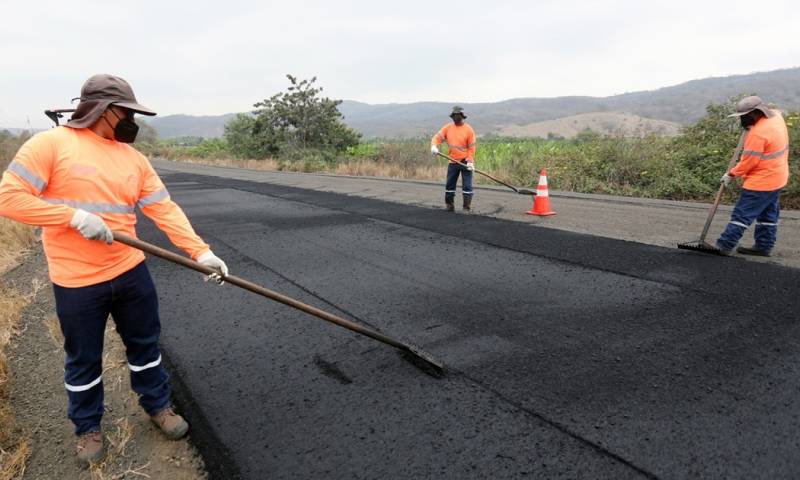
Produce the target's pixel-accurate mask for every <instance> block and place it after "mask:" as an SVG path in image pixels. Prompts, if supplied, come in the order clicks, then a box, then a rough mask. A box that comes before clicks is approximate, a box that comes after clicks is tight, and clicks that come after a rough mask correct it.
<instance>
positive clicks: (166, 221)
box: [136, 159, 211, 260]
mask: <svg viewBox="0 0 800 480" xmlns="http://www.w3.org/2000/svg"><path fill="white" fill-rule="evenodd" d="M144 162H145V167H144V168H145V171H144V181H143V182H142V189H141V192H140V193H139V201H138V202H137V203H136V206H137V207H139V209H141V211H142V213H144V214H145V215H147V217H148V218H150V219H151V220H153V222H155V224H156V226H158V228H159V229H160V230H161V231H163V232H164V233H166V234H167V237H169V240H170V241H171V242H172V243H173V244H174V245H175V246H177V247H178V248H180V249H181V250H183V251H184V252H186V254H187V255H189V256H190V257H192V258H193V259H195V260H196V259H197V258H198V257H200V256H201V255H202V254H204V253H206V252H208V251H209V250H211V249H210V248H209V246H208V244H207V243H205V242H204V241H203V240H202V239H201V238H200V236H198V235H197V233H195V231H194V229H193V228H192V225H191V223H189V219H188V218H186V214H185V213H183V210H182V209H181V207H179V206H178V204H176V203H175V202H174V201H172V198H171V197H170V195H169V192H168V191H167V187H165V186H164V183H163V182H162V181H161V178H159V176H158V174H157V173H156V172H155V170H154V169H153V167H152V165H150V162H148V161H147V160H146V159H145V160H144Z"/></svg>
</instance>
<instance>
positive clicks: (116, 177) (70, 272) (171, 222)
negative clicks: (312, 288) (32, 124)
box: [0, 127, 209, 288]
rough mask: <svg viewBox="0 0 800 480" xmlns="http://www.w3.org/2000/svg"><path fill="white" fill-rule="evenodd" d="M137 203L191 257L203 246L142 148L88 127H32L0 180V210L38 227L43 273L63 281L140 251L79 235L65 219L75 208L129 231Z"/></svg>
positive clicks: (113, 273)
mask: <svg viewBox="0 0 800 480" xmlns="http://www.w3.org/2000/svg"><path fill="white" fill-rule="evenodd" d="M137 206H138V207H139V208H140V209H141V211H142V212H143V213H144V214H145V215H147V216H148V217H150V218H151V219H153V221H154V222H155V223H156V225H158V227H159V228H160V229H161V230H163V231H164V232H165V233H166V234H167V236H168V237H169V239H170V240H171V241H172V243H174V244H175V245H177V246H178V247H180V248H181V249H183V250H184V251H185V252H186V253H188V254H189V255H190V256H191V257H192V258H197V257H198V256H200V255H201V254H203V253H205V252H207V251H208V250H209V248H208V245H207V244H205V243H204V242H203V241H202V240H201V239H200V237H198V236H197V234H196V233H195V232H194V230H193V229H192V226H191V225H190V224H189V220H188V219H187V218H186V215H185V214H184V213H183V211H182V210H181V209H180V207H178V205H176V204H175V202H173V201H172V200H171V199H170V196H169V193H168V192H167V189H166V188H165V187H164V184H163V183H162V182H161V179H160V178H159V177H158V174H156V172H155V170H153V167H152V165H150V162H149V161H148V160H147V159H146V158H145V157H144V155H142V154H141V153H139V152H138V151H137V150H136V149H134V148H133V147H131V146H130V145H128V144H126V143H120V142H117V141H114V140H108V139H105V138H103V137H100V136H99V135H97V134H95V133H94V132H92V131H91V130H89V129H87V128H81V129H73V128H68V127H57V128H54V129H51V130H48V131H46V132H42V133H38V134H36V135H34V136H33V137H32V138H31V139H29V140H28V141H27V142H25V144H24V145H23V146H22V147H21V148H20V149H19V152H17V155H16V156H15V157H14V160H13V161H12V162H11V164H10V165H9V166H8V169H7V170H6V171H5V173H3V178H2V180H1V181H0V216H4V217H8V218H11V219H12V220H16V221H18V222H22V223H27V224H29V225H37V226H41V227H43V229H42V243H43V244H44V250H45V254H46V255H47V264H48V268H49V271H50V279H51V280H52V281H53V283H55V284H57V285H61V286H63V287H70V288H73V287H83V286H87V285H93V284H96V283H100V282H104V281H107V280H111V279H113V278H115V277H117V276H119V275H121V274H122V273H125V272H126V271H128V270H130V269H131V268H133V267H135V266H136V265H138V264H139V263H140V262H142V261H143V260H144V254H143V253H142V252H141V251H139V250H136V249H133V248H131V247H128V246H126V245H123V244H121V243H117V242H114V243H113V244H111V245H108V244H106V243H105V242H103V241H98V240H86V239H85V238H83V236H81V234H80V233H79V232H78V231H77V230H76V229H74V228H72V227H71V226H70V224H69V223H70V220H72V216H73V214H74V213H75V210H76V209H78V208H80V209H83V210H86V211H87V212H90V213H94V214H96V215H99V216H100V217H101V218H102V219H103V220H104V221H105V222H106V224H107V225H108V227H109V228H110V229H111V230H112V231H118V232H122V233H127V234H128V235H131V236H136V230H135V227H134V226H135V224H136V214H135V213H134V208H135V207H137Z"/></svg>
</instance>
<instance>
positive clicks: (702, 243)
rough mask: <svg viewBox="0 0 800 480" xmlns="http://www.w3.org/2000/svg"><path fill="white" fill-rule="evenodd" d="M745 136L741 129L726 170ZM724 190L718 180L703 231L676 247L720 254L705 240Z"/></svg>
mask: <svg viewBox="0 0 800 480" xmlns="http://www.w3.org/2000/svg"><path fill="white" fill-rule="evenodd" d="M746 136H747V130H742V134H741V135H740V136H739V145H737V146H736V150H734V152H733V156H732V157H731V161H730V162H728V169H727V170H725V171H726V172H728V171H730V169H731V168H733V166H734V165H736V162H737V161H739V154H741V153H742V146H743V145H744V139H745V137H746ZM724 191H725V184H724V183H722V182H720V185H719V190H717V196H716V197H715V198H714V203H713V204H712V205H711V208H710V209H709V210H708V218H706V224H705V226H703V232H702V233H701V234H700V238H699V239H698V240H696V241H694V242H686V243H679V244H678V248H682V249H684V250H694V251H696V252H703V253H711V254H714V255H722V252H720V250H719V248H717V247H716V246H715V245H711V244H710V243H708V242H706V235H708V227H710V226H711V221H712V220H714V214H715V213H717V207H718V206H719V202H720V200H722V192H724Z"/></svg>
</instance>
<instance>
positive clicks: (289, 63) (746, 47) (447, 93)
mask: <svg viewBox="0 0 800 480" xmlns="http://www.w3.org/2000/svg"><path fill="white" fill-rule="evenodd" d="M795 4H796V2H793V1H788V0H786V1H772V0H760V1H757V2H754V1H739V0H727V1H720V0H714V1H701V0H694V1H684V0H671V1H668V2H667V1H661V2H655V1H643V0H637V1H633V0H607V1H582V2H579V1H574V0H559V1H549V0H544V1H533V0H529V1H494V2H490V1H471V0H462V1H459V2H434V1H426V2H423V1H416V0H404V1H399V2H392V3H389V2H377V1H372V2H369V1H294V2H286V1H283V2H274V1H260V2H244V1H238V0H227V1H213V2H210V1H204V0H203V1H193V2H184V1H181V2H177V1H169V0H161V1H151V0H139V1H136V2H111V1H100V0H96V1H81V0H73V1H69V2H66V1H63V0H59V1H50V0H47V1H33V2H20V1H13V0H2V2H1V3H0V23H1V24H2V28H1V29H0V92H2V93H0V128H2V127H25V126H26V125H27V122H28V119H30V125H31V126H32V127H34V128H36V127H45V126H48V123H49V121H48V120H47V119H46V117H44V115H43V114H42V111H43V110H44V109H45V108H49V107H55V106H61V107H67V106H69V100H70V99H71V98H72V97H76V96H78V95H79V93H80V87H81V85H82V84H83V82H84V80H85V79H86V78H88V77H89V76H90V75H92V74H94V73H112V74H115V75H119V76H121V77H123V78H125V79H126V80H128V81H129V82H130V83H131V85H132V86H133V88H134V91H135V92H136V96H137V98H138V99H139V101H140V102H141V103H142V104H144V105H147V106H149V107H151V108H153V109H154V110H156V111H157V112H159V114H160V115H169V114H176V113H186V114H192V115H216V114H222V113H229V112H238V111H246V110H250V109H251V107H252V104H253V103H255V102H256V101H259V100H261V99H263V98H266V97H269V96H270V95H272V94H274V93H276V92H278V91H281V90H283V89H284V88H285V87H286V85H287V80H286V79H285V76H284V75H285V74H286V73H292V74H294V75H297V76H300V77H301V78H305V77H310V76H313V75H316V76H317V77H318V79H319V84H320V85H322V86H323V87H324V88H325V91H324V93H325V94H326V95H328V96H330V97H333V98H343V99H351V100H359V101H364V102H369V103H389V102H413V101H422V100H435V101H448V102H478V101H497V100H504V99H508V98H515V97H554V96H562V95H595V96H607V95H614V94H619V93H624V92H631V91H637V90H650V89H656V88H660V87H664V86H669V85H674V84H677V83H681V82H684V81H688V80H692V79H697V78H704V77H708V76H722V75H731V74H741V73H751V72H755V71H766V70H774V69H778V68H789V67H795V66H798V65H800V39H799V38H800V37H798V35H797V32H796V29H797V28H798V26H799V25H800V9H798V8H797V7H796V6H794V5H795ZM798 88H800V87H798Z"/></svg>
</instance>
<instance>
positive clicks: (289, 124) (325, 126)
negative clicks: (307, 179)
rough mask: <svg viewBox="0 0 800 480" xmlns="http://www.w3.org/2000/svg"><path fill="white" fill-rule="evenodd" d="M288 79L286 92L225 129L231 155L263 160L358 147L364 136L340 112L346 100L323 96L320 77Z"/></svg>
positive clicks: (287, 76)
mask: <svg viewBox="0 0 800 480" xmlns="http://www.w3.org/2000/svg"><path fill="white" fill-rule="evenodd" d="M286 78H288V79H289V82H290V85H289V87H288V88H287V90H286V91H285V92H280V93H277V94H275V95H273V96H271V97H270V98H267V99H265V100H263V101H261V102H258V103H256V104H254V105H253V106H254V107H255V108H256V110H254V111H253V112H252V113H253V115H252V116H248V115H237V116H236V117H235V118H234V119H233V120H231V121H230V122H228V124H227V125H226V126H225V139H226V141H227V142H228V145H229V146H230V148H231V153H233V154H234V155H237V156H246V157H254V158H260V157H265V156H274V155H276V154H280V153H286V152H287V151H292V150H307V149H319V150H333V151H337V152H340V151H344V150H346V149H347V147H351V146H355V145H357V144H358V141H359V138H360V135H359V134H358V133H357V132H355V131H354V130H352V129H350V128H349V127H347V126H346V125H345V124H344V123H343V122H342V114H341V113H339V110H338V109H337V107H338V106H339V104H340V103H342V101H341V100H331V99H330V98H328V97H322V96H321V93H322V87H317V86H315V82H316V81H317V78H316V77H313V78H311V79H310V80H298V79H297V78H296V77H294V76H292V75H286Z"/></svg>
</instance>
